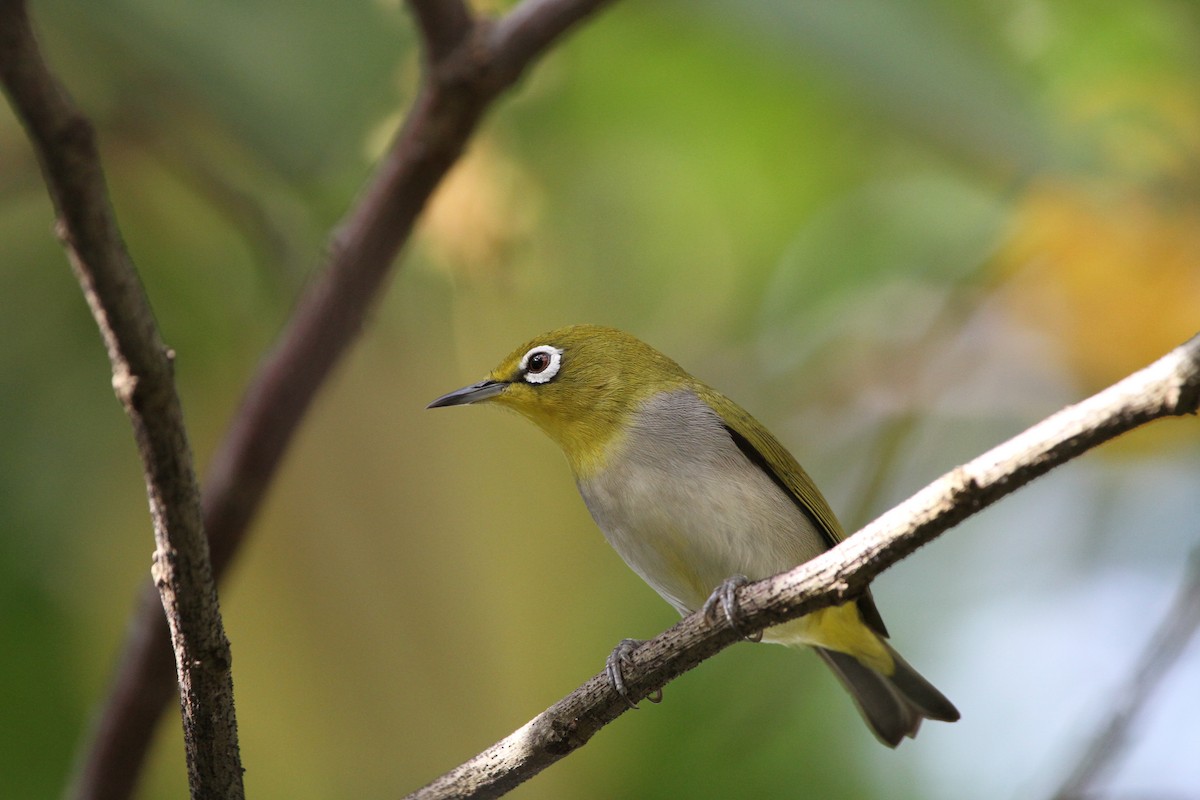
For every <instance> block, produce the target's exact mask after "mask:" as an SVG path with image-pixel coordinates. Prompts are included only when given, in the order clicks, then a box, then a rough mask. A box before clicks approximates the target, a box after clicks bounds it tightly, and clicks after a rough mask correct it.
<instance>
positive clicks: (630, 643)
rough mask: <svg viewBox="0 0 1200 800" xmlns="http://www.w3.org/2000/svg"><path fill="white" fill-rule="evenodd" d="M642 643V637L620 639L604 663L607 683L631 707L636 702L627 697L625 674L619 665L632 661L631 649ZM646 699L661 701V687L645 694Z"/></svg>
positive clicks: (643, 642)
mask: <svg viewBox="0 0 1200 800" xmlns="http://www.w3.org/2000/svg"><path fill="white" fill-rule="evenodd" d="M643 644H645V641H644V640H642V639H622V640H621V643H620V644H618V645H617V646H616V647H614V648H613V651H612V652H611V653H610V654H609V656H608V661H606V662H605V664H604V671H605V672H607V673H608V680H609V683H611V684H612V686H613V689H615V690H616V692H617V694H619V695H621V699H622V700H624V701H625V702H626V703H628V704H629V707H630V708H632V709H636V708H637V703H635V702H633V701H632V700H630V699H629V688H628V687H627V686H626V685H625V676H624V674H622V672H621V667H622V665H624V664H630V663H632V655H633V651H634V650H636V649H638V647H640V646H641V645H643ZM646 699H647V700H649V701H650V702H651V703H661V702H662V689H655V690H654V691H653V692H651V693H650V694H648V695H646Z"/></svg>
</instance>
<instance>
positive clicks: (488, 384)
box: [425, 379, 508, 408]
mask: <svg viewBox="0 0 1200 800" xmlns="http://www.w3.org/2000/svg"><path fill="white" fill-rule="evenodd" d="M507 385H508V384H507V383H505V382H504V381H493V380H490V379H489V380H486V381H480V382H479V383H472V384H471V385H470V386H464V387H463V388H461V389H455V390H454V391H453V392H450V394H444V395H442V396H441V397H439V398H438V399H437V400H434V401H433V402H432V403H430V404H429V405H427V406H425V407H426V408H441V407H443V406H465V405H468V404H469V403H478V402H479V401H480V400H487V399H489V398H492V397H495V396H496V395H498V394H500V393H501V392H503V391H504V387H505V386H507Z"/></svg>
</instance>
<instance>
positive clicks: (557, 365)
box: [429, 325, 695, 476]
mask: <svg viewBox="0 0 1200 800" xmlns="http://www.w3.org/2000/svg"><path fill="white" fill-rule="evenodd" d="M694 383H695V381H694V379H693V378H692V377H691V376H690V375H688V374H687V373H686V372H684V371H683V369H682V368H681V367H680V366H679V365H678V364H676V363H675V362H674V361H672V360H671V359H669V358H667V357H666V356H664V355H663V354H662V353H660V352H658V351H657V350H655V349H654V348H653V347H651V346H650V345H648V344H646V343H645V342H643V341H641V340H640V339H637V338H635V337H633V336H630V335H629V334H628V333H625V332H624V331H620V330H617V329H616V328H606V327H603V326H600V325H570V326H568V327H565V328H558V329H557V330H553V331H550V332H548V333H544V334H542V335H541V336H537V337H535V338H533V339H530V340H529V341H528V342H526V343H525V344H523V345H521V346H520V347H518V348H517V349H515V350H513V351H512V353H510V354H509V355H508V356H507V357H506V358H505V359H504V360H503V361H501V362H500V363H499V364H498V365H497V366H496V368H495V369H493V370H492V371H491V373H490V374H489V375H488V376H487V378H485V379H484V380H482V381H480V382H479V383H475V384H472V385H470V386H465V387H463V388H462V389H459V390H457V391H454V392H450V393H449V394H447V395H443V396H442V397H439V398H438V399H437V400H434V401H433V402H432V403H430V404H429V407H430V408H438V407H441V406H454V405H464V404H467V403H478V402H484V401H486V402H491V403H495V404H497V405H500V406H503V407H505V408H510V409H512V410H513V411H516V412H517V413H519V414H521V415H523V416H525V417H527V418H529V419H530V420H531V421H532V422H534V423H535V424H536V425H537V426H538V427H539V428H541V429H542V430H543V431H545V432H546V434H547V435H548V436H549V437H550V438H551V439H553V440H554V441H555V442H556V443H558V445H559V447H561V448H562V450H563V452H564V453H565V454H566V456H567V460H568V461H569V462H570V463H571V466H572V468H573V469H574V470H575V473H576V474H577V475H579V476H587V475H589V474H591V473H593V472H594V471H595V470H597V469H599V468H601V467H602V466H603V460H604V453H605V451H606V450H607V449H608V448H609V447H610V446H611V445H612V444H613V443H614V442H616V441H617V440H618V439H619V438H620V436H621V433H622V432H623V431H624V430H625V428H626V426H627V424H628V420H629V416H630V414H632V413H633V412H634V411H636V410H637V409H638V408H639V407H640V406H641V405H642V404H643V403H645V402H646V400H647V399H649V398H650V397H653V396H654V395H656V394H658V393H660V392H664V391H670V390H672V389H677V388H680V387H683V386H691V385H693V384H694Z"/></svg>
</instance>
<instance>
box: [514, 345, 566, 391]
mask: <svg viewBox="0 0 1200 800" xmlns="http://www.w3.org/2000/svg"><path fill="white" fill-rule="evenodd" d="M561 365H562V350H559V349H558V348H557V347H551V346H550V345H548V344H539V345H538V346H537V347H535V348H533V349H532V350H530V351H529V352H528V353H526V354H525V355H523V356H521V374H522V376H523V377H524V378H525V381H526V382H527V383H545V382H546V381H548V380H550V379H551V378H553V377H554V376H555V375H557V374H558V368H559V367H560V366H561Z"/></svg>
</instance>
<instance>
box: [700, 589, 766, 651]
mask: <svg viewBox="0 0 1200 800" xmlns="http://www.w3.org/2000/svg"><path fill="white" fill-rule="evenodd" d="M747 583H750V579H749V578H747V577H746V576H745V575H734V576H733V577H731V578H726V579H725V580H723V581H722V582H721V585H720V586H718V587H717V588H716V589H715V590H714V591H713V593H712V594H711V595H709V596H708V599H707V600H705V601H704V606H703V608H701V611H703V612H704V616H705V618H706V619H708V620H709V621H711V622H716V619H717V607H718V606H719V607H720V608H721V610H722V611H724V612H725V619H727V620H729V627H730V628H731V629H733V632H734V633H736V634H737V635H738V636H740V637H742V638H743V639H745V640H746V641H748V642H761V641H762V631H755V632H754V633H750V634H747V633H744V632H743V631H742V626H741V618H742V612H741V610H740V609H739V608H738V602H737V590H738V589H740V588H741V587H743V586H745V585H746V584H747Z"/></svg>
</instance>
